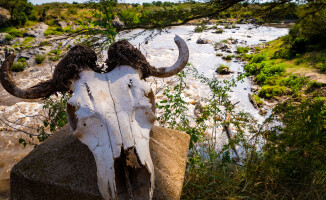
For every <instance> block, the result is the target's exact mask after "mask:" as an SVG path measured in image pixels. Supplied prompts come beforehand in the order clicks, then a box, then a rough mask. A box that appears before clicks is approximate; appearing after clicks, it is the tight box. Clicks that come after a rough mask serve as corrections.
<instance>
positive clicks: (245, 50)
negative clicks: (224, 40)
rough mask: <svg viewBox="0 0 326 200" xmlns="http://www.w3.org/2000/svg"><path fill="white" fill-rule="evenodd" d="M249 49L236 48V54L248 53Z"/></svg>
mask: <svg viewBox="0 0 326 200" xmlns="http://www.w3.org/2000/svg"><path fill="white" fill-rule="evenodd" d="M249 49H250V48H249V47H237V53H239V54H242V53H248V52H249Z"/></svg>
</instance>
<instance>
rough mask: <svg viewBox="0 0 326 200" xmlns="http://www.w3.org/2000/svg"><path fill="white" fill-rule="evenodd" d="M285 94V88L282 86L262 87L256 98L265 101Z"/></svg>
mask: <svg viewBox="0 0 326 200" xmlns="http://www.w3.org/2000/svg"><path fill="white" fill-rule="evenodd" d="M284 94H286V87H284V86H279V85H275V86H270V85H264V86H263V87H262V88H261V89H260V90H259V92H258V96H259V97H262V98H266V99H270V98H273V97H275V96H282V95H284Z"/></svg>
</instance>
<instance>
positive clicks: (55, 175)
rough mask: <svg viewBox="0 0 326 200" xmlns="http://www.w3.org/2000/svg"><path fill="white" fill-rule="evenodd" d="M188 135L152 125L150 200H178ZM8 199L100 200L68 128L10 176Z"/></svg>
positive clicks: (89, 160) (87, 155)
mask: <svg viewBox="0 0 326 200" xmlns="http://www.w3.org/2000/svg"><path fill="white" fill-rule="evenodd" d="M189 140H190V137H189V135H187V134H185V133H182V132H179V131H175V130H171V129H166V128H162V127H157V126H155V127H154V128H153V129H152V132H151V138H150V149H151V155H152V159H153V163H154V166H155V191H154V199H164V200H165V199H167V200H169V199H171V200H172V199H173V200H174V199H180V196H181V192H182V186H183V180H184V173H185V168H186V160H187V153H188V146H189ZM10 179H11V181H10V187H11V199H12V200H16V199H19V200H20V199H24V200H38V199H40V200H41V199H42V200H43V199H47V200H52V199H60V200H65V199H67V200H68V199H69V200H75V199H76V200H81V199H83V200H95V199H96V200H100V199H101V195H100V193H99V190H98V187H97V176H96V165H95V160H94V158H93V155H92V153H91V151H90V150H89V149H88V147H87V146H85V145H83V144H82V143H81V142H79V140H78V139H77V138H75V137H74V136H72V134H71V132H70V130H69V126H65V127H63V128H62V129H61V130H60V131H58V133H57V134H55V135H54V136H52V137H51V138H49V139H48V140H46V141H45V142H44V143H42V144H41V145H39V146H38V147H36V148H35V149H34V150H33V151H32V152H31V153H30V154H29V155H27V156H26V157H25V158H24V159H22V160H21V161H20V162H19V163H18V164H16V165H15V166H14V167H13V169H12V172H11V175H10Z"/></svg>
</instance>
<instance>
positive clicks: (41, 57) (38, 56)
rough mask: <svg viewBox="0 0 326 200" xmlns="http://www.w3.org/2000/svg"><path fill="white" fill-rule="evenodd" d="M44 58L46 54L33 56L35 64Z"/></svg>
mask: <svg viewBox="0 0 326 200" xmlns="http://www.w3.org/2000/svg"><path fill="white" fill-rule="evenodd" d="M45 58H46V55H45V54H37V55H36V56H35V61H36V63H37V64H41V63H42V62H43V61H44V60H45Z"/></svg>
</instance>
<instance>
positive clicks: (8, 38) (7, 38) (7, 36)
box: [5, 35, 14, 43]
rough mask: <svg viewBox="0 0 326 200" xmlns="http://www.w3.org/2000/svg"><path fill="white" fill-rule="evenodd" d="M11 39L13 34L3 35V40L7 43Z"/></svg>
mask: <svg viewBox="0 0 326 200" xmlns="http://www.w3.org/2000/svg"><path fill="white" fill-rule="evenodd" d="M13 39H14V37H13V36H11V35H5V40H6V42H7V43H9V42H10V41H11V40H13Z"/></svg>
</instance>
